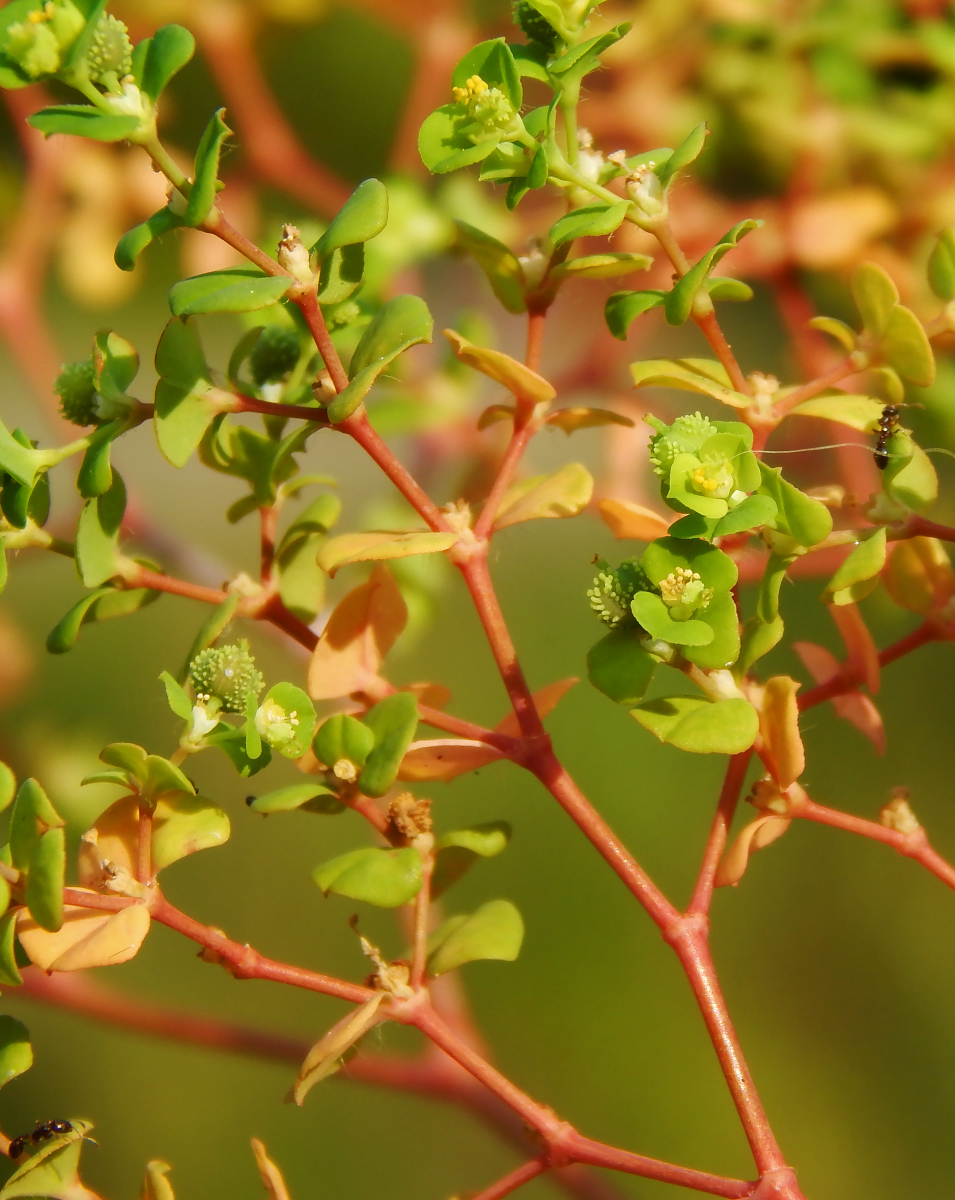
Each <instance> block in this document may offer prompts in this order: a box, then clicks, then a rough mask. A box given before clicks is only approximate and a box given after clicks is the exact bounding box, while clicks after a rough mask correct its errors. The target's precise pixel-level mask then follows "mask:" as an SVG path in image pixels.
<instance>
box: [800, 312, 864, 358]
mask: <svg viewBox="0 0 955 1200" xmlns="http://www.w3.org/2000/svg"><path fill="white" fill-rule="evenodd" d="M806 324H807V325H808V326H809V328H810V329H818V330H819V331H820V333H828V334H829V336H830V337H832V338H835V339H836V341H837V342H838V343H839V345H840V346H841V347H842V348H843V350H845V352H846V354H852V352H853V351H854V350H855V349H856V348H857V346H858V344H859V339H858V337H857V335H856V331H855V330H854V329H852V328H851V327H850V326H849V325H847V324H846V323H845V321H839V320H837V319H836V318H835V317H813V318H812V320H811V321H807V322H806Z"/></svg>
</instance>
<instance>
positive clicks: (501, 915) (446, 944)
mask: <svg viewBox="0 0 955 1200" xmlns="http://www.w3.org/2000/svg"><path fill="white" fill-rule="evenodd" d="M523 940H524V922H523V920H522V919H521V914H520V913H519V912H518V911H517V908H516V907H515V906H514V905H513V904H512V903H511V902H510V900H488V902H487V903H486V904H482V905H481V907H480V908H479V909H478V910H477V911H476V912H473V913H471V915H470V916H464V915H462V916H457V917H452V918H451V919H450V920H449V921H445V923H444V924H443V925H441V926H440V927H439V928H438V929H436V930H435V931H434V933H432V935H431V936H430V937H429V938H428V951H429V954H428V973H429V974H430V975H443V974H444V973H445V972H446V971H453V970H454V969H455V967H460V966H463V965H464V964H465V963H469V962H478V961H480V960H481V959H496V960H499V961H503V962H513V961H514V959H515V958H517V956H518V954H520V951H521V943H522V942H523Z"/></svg>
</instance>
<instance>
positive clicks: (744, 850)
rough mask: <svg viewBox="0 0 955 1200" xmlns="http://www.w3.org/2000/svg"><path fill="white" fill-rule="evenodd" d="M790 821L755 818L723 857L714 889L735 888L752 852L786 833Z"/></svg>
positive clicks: (781, 818) (776, 818) (789, 819)
mask: <svg viewBox="0 0 955 1200" xmlns="http://www.w3.org/2000/svg"><path fill="white" fill-rule="evenodd" d="M791 824H792V820H791V818H789V817H775V816H772V817H757V818H756V820H755V821H750V823H749V824H748V825H747V826H746V827H745V828H744V829H741V830H740V832H739V834H738V835H737V836H736V839H735V840H734V842H733V844H732V845H731V846H730V848H729V850H727V851H726V854H725V855H724V856H723V861H722V862H721V863H720V865H719V868H718V869H717V872H716V879H715V880H714V885H715V886H716V887H736V885H737V884H738V883H739V881H740V880H741V879H742V878H743V876H744V875H745V874H746V868H747V866H749V856H750V855H751V854H752V853H753V851H754V850H762V848H763V847H764V846H768V845H769V843H770V842H774V841H775V840H776V839H777V838H778V837H782V835H783V834H784V833H785V832H786V830H787V829H788V828H789V826H790V825H791Z"/></svg>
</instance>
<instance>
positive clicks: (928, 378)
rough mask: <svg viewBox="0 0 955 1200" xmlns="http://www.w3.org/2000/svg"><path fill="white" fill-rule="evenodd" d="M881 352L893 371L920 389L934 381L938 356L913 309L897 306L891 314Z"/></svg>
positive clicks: (883, 337) (880, 346) (880, 342)
mask: <svg viewBox="0 0 955 1200" xmlns="http://www.w3.org/2000/svg"><path fill="white" fill-rule="evenodd" d="M879 351H880V353H881V354H882V357H883V358H884V359H885V361H886V362H887V363H888V364H889V366H890V367H892V368H893V369H894V370H896V371H898V373H899V374H900V375H901V376H902V378H903V379H907V380H908V381H909V382H910V383H914V384H916V385H917V386H918V387H928V386H929V384H930V383H931V382H932V380H933V379H934V378H935V356H934V354H933V353H932V346H931V343H930V342H929V340H928V335H927V334H926V332H925V330H924V328H923V327H922V322H921V321H920V320H919V319H918V317H917V316H916V315H915V313H914V312H912V310H911V309H908V308H903V306H902V305H901V304H896V305H895V306H894V307H893V308H892V310H891V312H890V313H889V316H888V319H887V321H886V325H885V331H884V332H883V334H882V337H881V339H880V341H879Z"/></svg>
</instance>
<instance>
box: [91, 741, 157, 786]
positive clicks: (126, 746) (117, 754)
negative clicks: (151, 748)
mask: <svg viewBox="0 0 955 1200" xmlns="http://www.w3.org/2000/svg"><path fill="white" fill-rule="evenodd" d="M146 757H147V755H146V751H145V750H144V749H143V748H142V746H137V745H136V743H135V742H110V744H109V745H108V746H104V747H103V749H102V750H101V751H100V754H99V758H100V762H104V763H106V765H107V766H109V767H118V768H119V769H120V770H121V771H126V772H128V773H129V775H130V776H131V778H132V780H133V781H134V783H133V786H134V787H135V786H136V785H137V784H139V783H143V782H144V781H145V779H146Z"/></svg>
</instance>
